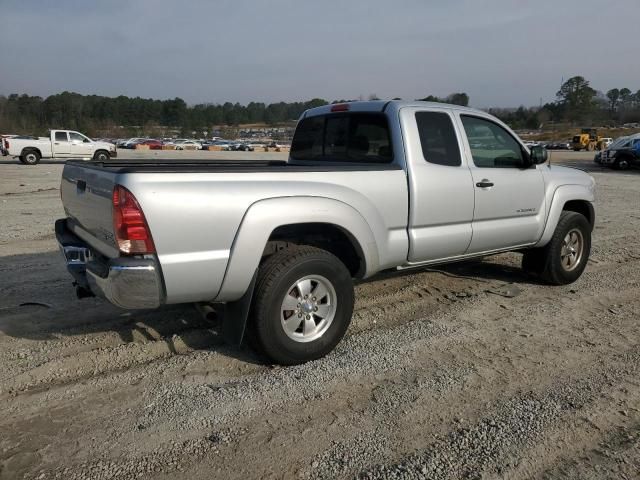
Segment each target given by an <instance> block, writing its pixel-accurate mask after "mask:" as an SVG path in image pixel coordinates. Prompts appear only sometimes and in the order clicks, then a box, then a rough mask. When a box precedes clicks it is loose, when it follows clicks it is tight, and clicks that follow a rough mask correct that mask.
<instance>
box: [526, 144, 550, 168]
mask: <svg viewBox="0 0 640 480" xmlns="http://www.w3.org/2000/svg"><path fill="white" fill-rule="evenodd" d="M530 152H531V154H530V158H531V164H532V165H540V164H542V163H545V162H546V161H547V160H548V159H549V153H548V152H547V149H546V148H544V147H541V146H540V145H534V146H533V147H531V148H530Z"/></svg>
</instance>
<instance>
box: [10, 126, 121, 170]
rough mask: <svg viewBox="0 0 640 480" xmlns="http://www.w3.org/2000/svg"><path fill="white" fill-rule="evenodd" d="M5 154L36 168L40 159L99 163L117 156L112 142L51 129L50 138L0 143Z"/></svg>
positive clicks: (31, 138) (17, 138)
mask: <svg viewBox="0 0 640 480" xmlns="http://www.w3.org/2000/svg"><path fill="white" fill-rule="evenodd" d="M3 144H4V148H5V149H6V151H7V155H10V156H12V157H17V158H19V159H20V162H22V163H24V164H25V165H36V164H37V163H38V162H40V159H41V158H82V159H87V160H88V159H91V158H93V159H95V160H99V161H106V160H109V158H111V157H115V156H116V155H117V151H116V146H115V145H114V144H112V143H106V142H94V141H93V140H91V139H90V138H89V137H87V136H86V135H83V134H82V133H79V132H74V131H73V130H51V132H50V136H49V137H14V138H10V139H4V140H3Z"/></svg>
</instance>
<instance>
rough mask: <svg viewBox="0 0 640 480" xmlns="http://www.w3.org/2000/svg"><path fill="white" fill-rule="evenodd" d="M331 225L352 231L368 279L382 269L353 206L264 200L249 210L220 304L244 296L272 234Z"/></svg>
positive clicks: (318, 199)
mask: <svg viewBox="0 0 640 480" xmlns="http://www.w3.org/2000/svg"><path fill="white" fill-rule="evenodd" d="M297 223H299V224H302V223H328V224H333V225H336V226H338V227H340V228H342V229H343V230H345V231H346V232H348V233H349V234H350V235H351V236H352V237H353V238H354V239H355V240H356V241H357V242H358V244H359V246H360V250H361V252H362V254H363V256H364V259H363V261H364V263H365V277H367V276H369V275H371V274H372V273H374V272H376V271H377V270H378V266H379V263H380V262H379V258H378V248H377V244H376V241H375V238H374V235H373V232H372V231H371V228H370V226H369V224H368V223H367V221H366V220H365V219H364V218H363V217H362V215H361V214H360V213H359V212H358V211H357V210H355V209H354V208H353V207H351V206H350V205H347V204H346V203H343V202H341V201H338V200H334V199H330V198H324V197H280V198H271V199H266V200H261V201H259V202H256V203H254V204H253V205H251V207H249V209H248V210H247V212H246V214H245V215H244V218H243V219H242V222H241V223H240V227H239V228H238V232H237V233H236V237H235V240H234V242H233V245H232V247H231V253H230V258H229V263H228V266H227V271H226V273H225V276H224V280H223V283H222V287H221V289H220V292H219V293H218V296H217V297H216V299H215V301H216V302H229V301H234V300H237V299H239V298H240V297H242V295H243V294H244V293H245V292H246V290H247V288H248V287H249V285H250V283H251V278H252V277H253V274H254V272H255V271H256V270H257V268H258V266H259V265H260V260H261V258H262V253H263V252H264V248H265V246H266V244H267V241H268V240H269V237H270V236H271V233H272V232H273V231H274V230H275V229H276V228H278V227H281V226H283V225H293V224H297Z"/></svg>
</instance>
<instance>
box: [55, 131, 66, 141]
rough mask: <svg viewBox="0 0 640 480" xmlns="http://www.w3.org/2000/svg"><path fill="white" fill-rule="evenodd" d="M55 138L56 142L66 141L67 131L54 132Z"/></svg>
mask: <svg viewBox="0 0 640 480" xmlns="http://www.w3.org/2000/svg"><path fill="white" fill-rule="evenodd" d="M55 139H56V142H66V141H68V139H67V132H56V136H55Z"/></svg>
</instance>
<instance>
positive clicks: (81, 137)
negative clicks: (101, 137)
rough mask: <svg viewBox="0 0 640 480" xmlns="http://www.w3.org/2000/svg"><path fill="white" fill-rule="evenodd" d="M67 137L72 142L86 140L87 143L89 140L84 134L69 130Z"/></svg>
mask: <svg viewBox="0 0 640 480" xmlns="http://www.w3.org/2000/svg"><path fill="white" fill-rule="evenodd" d="M69 138H70V139H71V141H72V142H74V141H75V142H80V143H82V142H86V143H89V140H88V139H87V137H85V136H84V135H80V134H79V133H78V132H69Z"/></svg>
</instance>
